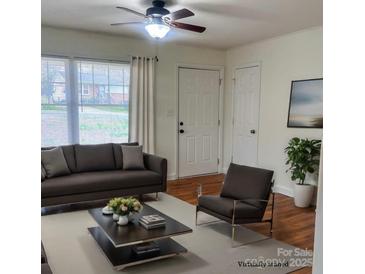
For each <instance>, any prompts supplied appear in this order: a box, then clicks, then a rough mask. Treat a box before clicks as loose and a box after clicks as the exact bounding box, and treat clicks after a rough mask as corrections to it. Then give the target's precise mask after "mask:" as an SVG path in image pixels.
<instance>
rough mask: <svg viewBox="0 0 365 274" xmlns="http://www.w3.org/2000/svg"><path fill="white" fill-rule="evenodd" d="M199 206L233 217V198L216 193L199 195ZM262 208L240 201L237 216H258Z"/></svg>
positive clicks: (237, 206)
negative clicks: (215, 194)
mask: <svg viewBox="0 0 365 274" xmlns="http://www.w3.org/2000/svg"><path fill="white" fill-rule="evenodd" d="M199 207H203V208H206V209H208V210H211V211H213V212H216V213H218V214H220V215H223V216H226V217H228V218H232V216H233V200H232V199H230V198H224V197H220V196H214V195H203V196H200V197H199ZM261 211H262V209H260V208H258V207H255V206H253V205H250V204H247V203H243V202H239V203H237V205H236V212H235V216H236V218H256V217H257V216H258V215H260V213H261Z"/></svg>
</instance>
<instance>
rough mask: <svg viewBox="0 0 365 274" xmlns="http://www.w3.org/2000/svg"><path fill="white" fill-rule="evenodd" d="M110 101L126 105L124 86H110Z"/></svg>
mask: <svg viewBox="0 0 365 274" xmlns="http://www.w3.org/2000/svg"><path fill="white" fill-rule="evenodd" d="M110 103H111V104H121V105H128V91H127V90H126V88H124V86H110Z"/></svg>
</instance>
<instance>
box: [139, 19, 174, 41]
mask: <svg viewBox="0 0 365 274" xmlns="http://www.w3.org/2000/svg"><path fill="white" fill-rule="evenodd" d="M145 29H146V30H147V32H148V34H149V35H150V36H151V37H152V38H157V39H161V38H164V37H165V36H166V34H167V33H168V32H169V31H170V27H169V26H167V25H165V24H158V23H151V24H147V25H146V26H145Z"/></svg>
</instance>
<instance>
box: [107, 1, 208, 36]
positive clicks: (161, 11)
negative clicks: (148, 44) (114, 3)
mask: <svg viewBox="0 0 365 274" xmlns="http://www.w3.org/2000/svg"><path fill="white" fill-rule="evenodd" d="M164 6H165V2H164V1H161V0H154V1H152V7H150V8H148V9H147V10H146V14H143V13H141V12H138V11H135V10H131V9H129V8H125V7H117V9H121V10H125V11H128V12H131V13H133V14H135V15H138V16H140V17H143V18H144V19H145V20H144V21H142V22H125V23H114V24H111V26H121V25H131V24H144V25H145V29H146V30H147V32H148V33H149V35H150V36H151V37H153V38H157V39H161V38H163V37H165V35H166V34H167V33H168V32H169V31H170V29H171V28H177V29H184V30H189V31H194V32H199V33H202V32H204V31H205V30H206V28H205V27H201V26H196V25H191V24H185V23H180V22H176V20H179V19H182V18H186V17H190V16H194V13H193V12H192V11H190V10H188V9H181V10H177V11H174V12H170V11H169V10H167V9H165V8H164Z"/></svg>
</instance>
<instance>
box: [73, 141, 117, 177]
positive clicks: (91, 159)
mask: <svg viewBox="0 0 365 274" xmlns="http://www.w3.org/2000/svg"><path fill="white" fill-rule="evenodd" d="M75 158H76V167H77V171H78V172H86V171H98V170H113V169H115V163H114V153H113V146H112V144H100V145H75Z"/></svg>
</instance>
